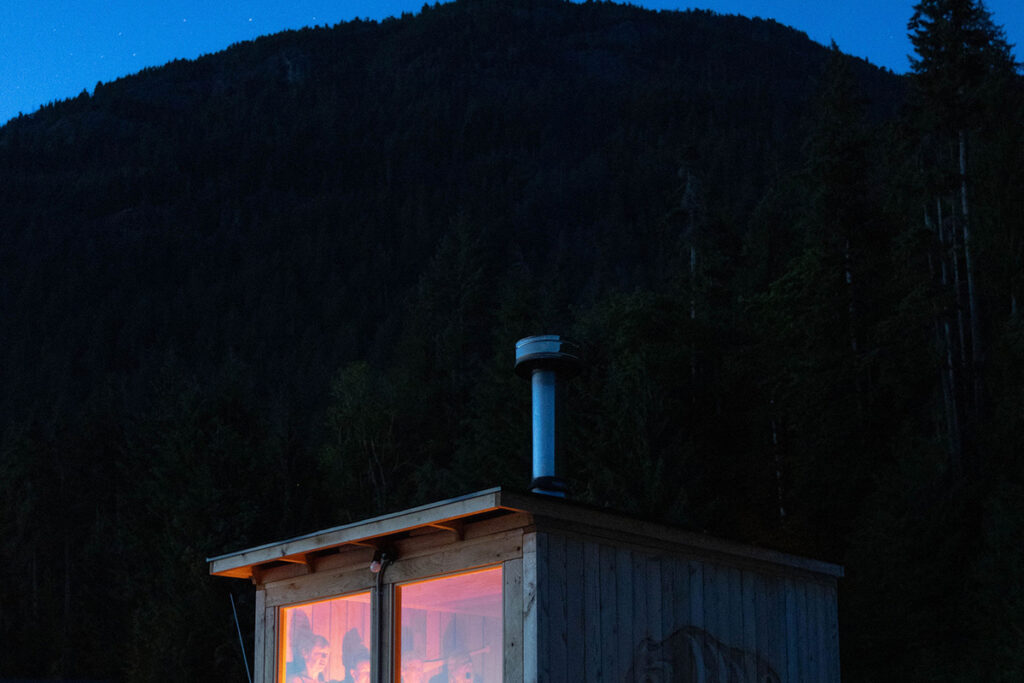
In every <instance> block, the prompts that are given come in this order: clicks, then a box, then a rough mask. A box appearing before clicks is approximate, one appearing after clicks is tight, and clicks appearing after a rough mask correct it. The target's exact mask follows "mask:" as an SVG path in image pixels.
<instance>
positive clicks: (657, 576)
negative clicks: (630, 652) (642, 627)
mask: <svg viewBox="0 0 1024 683" xmlns="http://www.w3.org/2000/svg"><path fill="white" fill-rule="evenodd" d="M645 565H646V566H645V567H644V569H645V570H646V573H647V576H646V579H645V581H644V586H645V588H646V594H647V595H646V597H647V619H646V621H647V633H648V637H649V638H650V639H651V640H652V641H653V642H655V643H660V642H661V641H662V639H664V637H665V633H664V631H663V629H662V623H661V620H662V599H663V594H662V584H661V558H659V557H651V556H648V557H647V559H646V562H645Z"/></svg>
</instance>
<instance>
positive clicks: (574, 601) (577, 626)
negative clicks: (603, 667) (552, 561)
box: [563, 538, 587, 680]
mask: <svg viewBox="0 0 1024 683" xmlns="http://www.w3.org/2000/svg"><path fill="white" fill-rule="evenodd" d="M564 577H565V580H564V584H563V586H564V587H563V595H564V596H565V633H566V641H565V669H566V675H567V676H568V679H566V680H571V679H572V678H575V677H577V676H580V675H581V674H582V672H583V670H584V667H585V666H586V664H585V661H586V660H585V659H584V654H585V649H586V639H587V637H586V636H587V629H586V622H585V621H584V619H583V592H584V590H585V589H586V588H585V586H586V579H585V568H584V561H583V542H582V541H580V540H577V539H574V538H570V539H565V572H564Z"/></svg>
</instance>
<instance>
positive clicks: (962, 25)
mask: <svg viewBox="0 0 1024 683" xmlns="http://www.w3.org/2000/svg"><path fill="white" fill-rule="evenodd" d="M908 30H909V31H910V39H911V42H912V44H913V45H914V50H915V52H916V56H915V57H911V70H912V82H913V85H914V95H915V98H916V105H917V112H918V114H919V126H920V129H921V133H922V140H923V144H922V163H923V164H924V166H925V167H926V168H925V169H924V174H925V177H926V180H925V186H926V192H927V193H928V194H929V195H931V196H930V197H928V198H927V199H925V201H924V202H923V204H924V206H925V215H926V220H927V221H928V223H929V224H930V225H932V226H934V232H935V233H936V237H937V240H938V243H939V252H940V254H941V265H940V267H939V269H940V271H941V272H940V276H939V277H940V284H941V285H942V286H944V287H947V288H950V289H951V290H952V291H951V300H952V301H953V302H955V304H954V305H955V307H956V310H955V312H953V313H951V314H948V315H947V316H946V317H945V319H944V321H943V322H942V327H943V328H944V329H946V330H947V331H946V332H944V333H943V338H944V340H945V343H944V346H945V349H944V350H945V356H946V357H947V359H948V361H947V366H948V370H947V375H948V380H947V384H948V385H949V386H948V389H947V390H946V393H947V396H949V397H950V399H949V400H950V402H951V404H952V407H951V408H950V409H949V410H947V412H948V413H949V414H950V418H949V420H948V421H949V424H950V430H951V431H952V433H953V434H954V436H953V438H952V439H951V441H950V443H951V454H950V455H951V463H952V464H953V466H954V469H958V468H959V467H960V466H961V465H962V464H963V460H964V458H965V456H966V455H967V454H968V453H970V454H971V457H972V460H973V459H974V458H973V456H974V454H973V453H971V452H972V451H973V450H974V449H975V446H976V438H975V437H976V435H975V432H976V430H977V428H978V422H979V420H980V419H981V413H982V408H983V405H982V404H983V398H984V396H983V391H984V390H983V386H984V385H983V362H984V357H985V347H984V338H983V337H984V331H983V330H982V324H981V319H982V311H981V297H980V294H979V288H980V286H981V284H980V283H979V282H978V277H979V269H978V268H977V265H976V263H977V260H978V259H977V252H978V249H979V246H980V244H981V242H982V240H980V239H979V237H978V234H977V233H978V228H979V227H980V226H978V225H976V223H977V221H976V220H975V213H976V209H977V207H972V197H973V196H974V194H975V190H974V187H973V185H974V184H975V183H976V182H977V181H978V178H977V174H976V173H974V172H973V170H972V169H973V167H974V165H975V164H974V161H973V157H975V156H976V155H979V154H983V153H984V149H983V148H980V147H981V144H980V143H981V142H982V141H983V140H984V139H985V138H984V133H985V132H986V131H985V130H983V126H984V125H985V124H986V123H990V122H991V121H992V116H991V112H992V111H993V109H994V108H995V107H996V106H997V103H998V101H999V98H1000V96H1001V91H1002V90H1004V89H1005V87H1006V86H1007V84H1008V83H1009V82H1010V79H1011V78H1012V75H1013V73H1014V71H1015V66H1016V65H1015V62H1014V60H1013V57H1012V56H1011V53H1010V47H1009V45H1008V44H1007V42H1006V39H1005V36H1004V34H1003V31H1002V28H1001V27H999V26H997V25H996V24H995V23H993V21H992V16H991V14H990V13H989V12H988V10H987V9H986V7H985V5H984V3H983V2H982V1H981V0H922V1H921V2H919V3H917V4H916V5H915V6H914V13H913V15H912V16H911V19H910V21H909V23H908ZM933 207H934V208H933ZM952 321H955V323H954V322H952ZM954 326H955V328H956V333H952V330H951V329H950V328H952V327H954ZM965 451H966V452H965ZM971 464H972V465H974V464H976V463H974V462H972V463H971Z"/></svg>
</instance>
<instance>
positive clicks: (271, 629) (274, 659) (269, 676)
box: [263, 607, 284, 683]
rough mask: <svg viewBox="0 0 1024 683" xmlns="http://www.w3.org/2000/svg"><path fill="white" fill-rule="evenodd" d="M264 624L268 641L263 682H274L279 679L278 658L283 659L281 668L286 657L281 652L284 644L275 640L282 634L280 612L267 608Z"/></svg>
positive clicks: (265, 650)
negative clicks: (279, 619)
mask: <svg viewBox="0 0 1024 683" xmlns="http://www.w3.org/2000/svg"><path fill="white" fill-rule="evenodd" d="M263 615H264V619H263V620H264V623H265V624H266V631H265V632H266V634H267V639H266V641H265V643H264V646H263V680H265V681H268V683H269V682H270V681H274V680H277V677H278V667H279V665H278V658H279V657H280V658H281V664H280V667H282V668H283V666H284V657H283V653H282V652H281V648H282V647H283V643H281V642H279V641H275V640H274V636H275V635H276V634H277V633H280V631H279V630H278V623H277V622H278V620H277V616H278V610H277V608H275V607H267V608H265V609H264V610H263Z"/></svg>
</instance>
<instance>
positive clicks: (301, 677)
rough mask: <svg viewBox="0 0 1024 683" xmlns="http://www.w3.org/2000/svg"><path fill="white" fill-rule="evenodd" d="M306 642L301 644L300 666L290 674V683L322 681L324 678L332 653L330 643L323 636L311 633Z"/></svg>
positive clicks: (317, 682)
mask: <svg viewBox="0 0 1024 683" xmlns="http://www.w3.org/2000/svg"><path fill="white" fill-rule="evenodd" d="M304 640H305V642H304V643H302V645H300V646H299V648H298V650H299V655H300V657H301V659H300V662H301V664H300V667H301V668H300V667H296V669H297V670H296V671H295V672H294V673H293V674H292V675H291V676H289V678H288V683H321V682H322V681H323V680H324V669H326V668H327V657H328V655H329V654H330V650H329V648H328V645H329V643H328V642H327V639H326V638H324V637H323V636H318V635H315V634H309V637H308V638H305V639H304Z"/></svg>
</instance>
